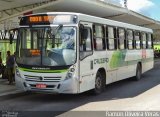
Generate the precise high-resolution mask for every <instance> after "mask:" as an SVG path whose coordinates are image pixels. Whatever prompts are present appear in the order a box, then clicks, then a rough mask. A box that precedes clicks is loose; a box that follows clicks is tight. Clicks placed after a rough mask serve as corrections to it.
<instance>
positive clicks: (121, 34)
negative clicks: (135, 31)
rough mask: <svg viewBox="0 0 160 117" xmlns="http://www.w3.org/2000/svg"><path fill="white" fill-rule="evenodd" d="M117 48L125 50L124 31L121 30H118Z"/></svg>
mask: <svg viewBox="0 0 160 117" xmlns="http://www.w3.org/2000/svg"><path fill="white" fill-rule="evenodd" d="M118 46H119V49H125V30H124V29H122V28H119V29H118Z"/></svg>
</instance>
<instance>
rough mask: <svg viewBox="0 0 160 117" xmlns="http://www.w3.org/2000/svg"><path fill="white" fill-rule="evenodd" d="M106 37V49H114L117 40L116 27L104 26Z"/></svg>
mask: <svg viewBox="0 0 160 117" xmlns="http://www.w3.org/2000/svg"><path fill="white" fill-rule="evenodd" d="M106 28H107V29H106V30H107V32H106V35H107V36H106V37H107V49H108V50H115V49H116V47H117V40H116V28H114V27H110V26H108V27H106Z"/></svg>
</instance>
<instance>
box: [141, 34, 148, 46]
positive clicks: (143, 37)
mask: <svg viewBox="0 0 160 117" xmlns="http://www.w3.org/2000/svg"><path fill="white" fill-rule="evenodd" d="M146 36H147V35H146V33H144V32H142V33H141V39H142V48H143V49H146V46H147V37H146Z"/></svg>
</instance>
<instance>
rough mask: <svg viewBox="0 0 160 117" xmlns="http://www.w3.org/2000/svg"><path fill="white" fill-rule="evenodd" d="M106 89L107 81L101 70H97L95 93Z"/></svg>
mask: <svg viewBox="0 0 160 117" xmlns="http://www.w3.org/2000/svg"><path fill="white" fill-rule="evenodd" d="M104 89H105V82H104V80H103V76H102V74H101V73H100V72H97V75H96V79H95V88H94V94H100V93H102V92H103V91H104Z"/></svg>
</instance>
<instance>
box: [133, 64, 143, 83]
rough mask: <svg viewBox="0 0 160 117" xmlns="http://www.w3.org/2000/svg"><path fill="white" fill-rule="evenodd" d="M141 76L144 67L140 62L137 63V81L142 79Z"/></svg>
mask: <svg viewBox="0 0 160 117" xmlns="http://www.w3.org/2000/svg"><path fill="white" fill-rule="evenodd" d="M141 76H142V67H141V65H140V64H139V63H138V64H137V68H136V76H135V77H134V79H135V80H136V81H138V80H140V79H141Z"/></svg>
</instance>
